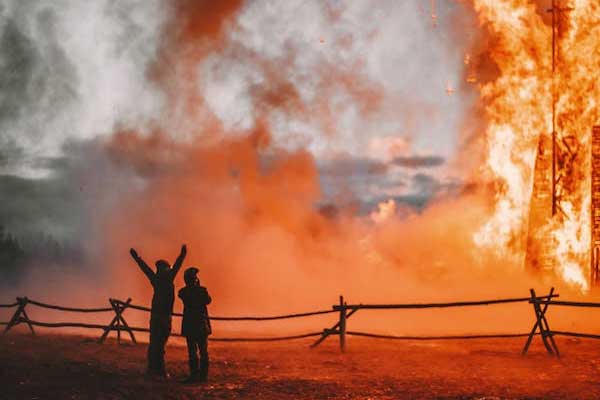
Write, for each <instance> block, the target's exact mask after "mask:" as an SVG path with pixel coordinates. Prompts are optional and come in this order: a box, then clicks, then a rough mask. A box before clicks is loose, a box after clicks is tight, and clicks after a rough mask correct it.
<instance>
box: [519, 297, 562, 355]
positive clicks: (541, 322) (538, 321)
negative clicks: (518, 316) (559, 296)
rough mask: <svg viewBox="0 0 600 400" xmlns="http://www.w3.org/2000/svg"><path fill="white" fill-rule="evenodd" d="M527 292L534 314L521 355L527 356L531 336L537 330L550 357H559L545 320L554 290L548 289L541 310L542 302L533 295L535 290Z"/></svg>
mask: <svg viewBox="0 0 600 400" xmlns="http://www.w3.org/2000/svg"><path fill="white" fill-rule="evenodd" d="M529 292H530V293H531V300H529V302H530V303H531V304H533V312H534V313H535V323H534V324H533V328H531V332H530V333H529V337H528V338H527V342H526V343H525V347H524V348H523V351H522V352H521V355H525V354H527V351H528V350H529V345H530V344H531V341H532V340H533V336H534V335H535V332H536V331H537V330H538V329H539V331H540V336H541V337H542V342H543V343H544V347H545V348H546V351H547V352H548V354H550V355H551V356H556V357H560V353H559V351H558V347H557V346H556V343H555V342H554V337H553V333H552V331H551V330H550V325H548V320H547V319H546V311H547V310H548V306H549V305H550V302H551V301H552V297H553V294H554V288H551V289H550V293H549V295H548V297H547V299H546V302H545V304H544V308H543V309H542V307H541V306H540V303H541V302H542V301H541V300H540V299H539V298H538V297H537V296H536V295H535V290H534V289H529Z"/></svg>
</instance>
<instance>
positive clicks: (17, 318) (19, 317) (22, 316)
mask: <svg viewBox="0 0 600 400" xmlns="http://www.w3.org/2000/svg"><path fill="white" fill-rule="evenodd" d="M28 302H29V300H28V299H27V297H17V303H18V307H17V309H16V311H15V313H14V314H13V316H12V318H11V319H10V321H9V322H8V324H7V325H6V326H5V327H4V332H3V333H2V335H6V334H7V333H8V331H9V330H10V329H11V328H12V327H13V326H15V325H18V324H20V323H21V322H25V323H26V324H27V325H28V326H29V330H30V331H31V334H32V335H35V331H34V330H33V325H32V324H31V321H30V320H29V315H27V311H25V307H26V306H27V303H28Z"/></svg>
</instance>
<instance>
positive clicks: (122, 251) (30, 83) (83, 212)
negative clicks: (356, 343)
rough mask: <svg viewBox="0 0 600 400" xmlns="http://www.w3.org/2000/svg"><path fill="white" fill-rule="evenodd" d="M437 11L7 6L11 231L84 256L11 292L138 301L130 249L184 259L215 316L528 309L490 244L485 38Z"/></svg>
mask: <svg viewBox="0 0 600 400" xmlns="http://www.w3.org/2000/svg"><path fill="white" fill-rule="evenodd" d="M426 3H428V2H422V1H420V0H412V1H402V2H398V1H389V2H379V1H378V2H375V3H370V2H350V3H348V2H341V1H335V0H331V1H328V2H321V1H314V2H313V1H310V2H307V1H286V2H279V3H271V2H263V1H256V2H242V1H220V2H213V1H187V0H178V1H160V0H151V1H148V0H143V1H136V0H127V1H116V0H115V1H110V0H104V1H100V0H98V1H94V2H92V3H91V4H87V3H86V4H81V3H80V2H78V1H72V2H61V3H60V5H59V4H58V3H55V2H34V1H20V0H19V1H17V0H14V1H12V2H9V3H8V4H7V5H5V6H4V7H3V8H2V9H0V12H1V14H0V15H1V18H2V19H1V20H0V22H1V25H0V27H1V29H2V31H1V32H2V34H1V36H0V69H1V70H2V72H3V73H2V74H0V85H2V88H3V90H2V91H0V126H1V127H2V130H1V133H0V144H1V146H2V147H1V150H0V168H1V169H2V173H3V174H4V175H2V176H0V201H1V202H2V204H3V208H2V210H10V211H7V212H2V213H0V217H1V218H2V220H0V222H1V223H2V224H3V225H5V226H6V227H7V228H8V229H9V230H11V231H13V232H15V233H16V234H18V235H23V234H27V233H30V232H36V231H44V232H47V233H51V234H53V235H55V236H57V237H59V238H61V239H64V240H65V241H71V242H76V243H77V244H78V245H79V246H80V247H81V249H82V251H83V254H84V257H83V260H82V261H81V264H80V265H76V266H73V265H71V266H70V267H69V269H68V271H69V272H68V273H65V274H58V275H53V279H51V280H36V279H32V277H35V276H37V275H36V273H42V274H44V273H47V272H48V269H45V268H46V266H44V265H39V264H34V266H33V267H32V268H33V269H31V271H35V273H32V274H29V275H26V276H25V277H24V279H23V285H22V286H20V287H18V288H17V289H15V290H14V292H18V293H19V294H21V292H22V291H24V290H29V291H31V292H34V293H36V294H39V295H42V294H43V295H44V296H48V297H51V298H52V299H56V300H60V299H61V298H62V299H66V298H69V297H73V296H78V295H79V294H81V295H83V294H85V295H86V301H88V302H92V303H93V302H94V299H98V300H104V299H105V298H106V297H107V296H109V295H112V296H118V297H122V298H123V297H127V296H132V297H134V298H135V299H136V300H137V302H142V303H143V302H146V301H147V299H148V297H149V287H148V285H147V282H145V279H144V277H143V275H142V274H141V273H140V272H139V271H138V270H137V269H136V267H135V265H134V264H133V263H132V261H131V260H130V259H129V256H128V249H129V248H130V247H136V248H137V250H138V251H139V253H140V254H141V255H142V256H143V257H145V258H146V259H147V261H148V262H149V263H152V262H153V261H154V260H155V259H158V258H168V259H173V258H174V257H175V256H176V253H177V251H178V249H179V246H180V245H181V244H182V243H187V244H188V245H189V248H190V252H189V259H188V261H187V263H189V264H193V265H197V266H199V268H200V271H201V273H200V275H201V280H202V281H203V282H204V283H206V285H207V286H209V288H210V289H211V291H212V293H213V295H214V298H215V299H216V301H215V305H214V307H215V310H216V311H217V312H218V313H238V312H239V313H243V312H252V313H256V312H263V313H266V312H277V311H287V310H290V309H305V308H307V307H308V306H319V307H322V306H323V304H329V303H330V302H331V301H333V300H335V298H336V296H337V295H338V294H340V293H343V294H345V295H347V296H348V297H349V298H350V299H353V300H355V301H362V302H368V301H410V300H413V301H414V300H415V299H418V300H419V301H422V300H423V299H424V298H426V299H449V298H464V297H467V296H470V297H483V296H492V295H496V294H498V295H499V294H503V295H507V294H515V293H519V294H522V293H523V290H524V289H525V288H526V287H528V286H526V285H525V282H527V280H528V278H527V277H524V276H523V275H522V274H521V272H520V270H519V267H520V266H516V265H512V264H503V263H502V260H498V259H496V258H495V256H494V255H493V254H483V253H481V252H478V251H476V249H475V247H474V246H473V239H472V235H473V232H474V231H475V230H476V227H478V226H479V225H480V224H481V222H482V220H483V217H484V216H485V215H486V213H489V204H488V202H487V193H486V188H485V187H483V188H481V187H479V186H478V185H476V184H471V183H469V182H470V179H471V178H472V177H473V176H474V175H473V171H474V170H476V168H477V161H476V160H479V157H480V150H479V152H478V151H473V152H465V149H468V150H469V151H470V150H472V149H476V148H477V136H476V134H474V130H475V129H474V128H473V126H477V124H481V121H479V120H478V119H477V118H473V117H472V116H470V115H467V113H468V112H470V111H472V110H473V107H474V106H473V98H474V92H473V91H472V89H471V86H469V84H467V83H464V82H465V79H467V80H468V78H469V68H471V66H470V65H471V64H470V61H469V58H468V57H467V54H466V50H465V49H466V48H467V47H470V46H471V45H472V42H473V40H474V39H473V37H472V36H473V35H474V33H473V30H474V28H473V27H472V26H471V25H470V24H473V26H474V20H473V17H472V15H471V14H470V13H469V12H468V11H467V10H466V5H464V4H462V3H460V2H454V1H450V0H448V1H438V2H434V3H432V4H435V5H436V9H435V10H432V9H431V6H430V4H426ZM468 61H469V62H468ZM474 119H475V120H476V121H473V120H474ZM471 122H476V123H477V124H475V123H473V124H471ZM467 123H469V124H470V125H469V129H466V128H465V126H466V124H467ZM24 200H27V201H24ZM5 205H6V206H7V207H8V208H5ZM17 215H18V216H20V217H16V216H17ZM53 271H54V270H53ZM53 274H54V272H53ZM57 276H58V278H57ZM91 281H93V282H94V285H93V290H91V289H90V282H91ZM508 282H511V285H506V284H504V283H508ZM178 283H181V282H178ZM519 283H522V285H521V284H519ZM528 284H529V283H527V285H528ZM65 287H68V288H69V291H67V290H61V291H60V292H59V291H58V290H57V289H59V288H65ZM90 293H91V294H92V295H91V296H90ZM32 296H33V295H32Z"/></svg>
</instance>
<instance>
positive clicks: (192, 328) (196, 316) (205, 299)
mask: <svg viewBox="0 0 600 400" xmlns="http://www.w3.org/2000/svg"><path fill="white" fill-rule="evenodd" d="M179 298H180V299H181V300H182V301H183V321H182V322H181V334H182V335H183V336H186V337H199V336H208V335H210V334H211V333H212V329H211V327H210V319H209V316H208V309H207V308H206V306H207V305H208V304H210V302H211V301H212V299H211V298H210V295H209V294H208V290H206V288H205V287H204V286H185V287H184V288H182V289H181V290H179Z"/></svg>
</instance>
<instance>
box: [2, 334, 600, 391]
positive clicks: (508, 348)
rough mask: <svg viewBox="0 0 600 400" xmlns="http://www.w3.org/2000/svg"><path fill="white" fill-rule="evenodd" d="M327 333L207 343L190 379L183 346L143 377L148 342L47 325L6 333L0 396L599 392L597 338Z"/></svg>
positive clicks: (171, 347)
mask: <svg viewBox="0 0 600 400" xmlns="http://www.w3.org/2000/svg"><path fill="white" fill-rule="evenodd" d="M336 339H337V338H330V339H328V340H327V341H325V342H324V343H323V344H322V346H321V347H319V348H316V349H314V350H309V349H308V345H309V344H310V342H311V341H310V340H308V339H307V340H297V341H293V342H286V343H250V344H246V343H215V342H213V343H211V344H210V354H211V369H210V381H209V382H208V383H206V384H204V385H197V386H188V385H183V384H181V383H179V382H178V380H179V379H182V378H184V377H185V374H186V372H187V370H186V368H187V363H186V350H185V347H184V346H183V344H182V342H180V341H178V340H174V341H172V342H171V343H170V345H169V347H168V349H167V363H168V369H169V372H170V373H171V375H172V376H171V378H170V379H169V380H168V381H166V382H152V381H148V380H147V379H145V378H144V376H143V370H144V363H145V349H146V345H145V344H140V345H137V346H135V345H131V344H122V345H118V344H116V343H115V342H114V340H109V341H108V342H107V343H105V344H103V345H100V344H96V343H95V342H94V339H92V338H88V337H84V336H74V335H54V334H50V333H47V332H41V333H40V334H38V336H36V337H31V336H29V335H27V334H19V333H12V332H11V333H10V334H8V335H7V336H5V337H0V385H1V386H0V399H11V400H12V399H28V400H34V399H200V398H202V399H481V400H483V399H487V400H491V399H600V361H599V360H600V344H599V343H598V342H594V341H588V340H572V339H564V338H557V344H558V346H559V349H560V350H561V351H562V353H563V355H562V357H561V358H560V359H554V358H550V357H548V356H547V355H546V354H545V353H544V351H543V348H542V346H541V345H540V344H539V343H537V342H538V341H539V338H536V343H535V345H534V346H533V348H532V351H531V353H530V355H529V356H527V357H521V356H520V355H519V352H520V350H521V347H522V345H523V340H522V339H493V340H490V339H487V340H471V341H437V342H405V341H393V342H389V341H380V340H376V339H365V338H352V337H351V338H349V340H348V351H347V352H346V354H340V352H339V348H338V346H337V342H336Z"/></svg>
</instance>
